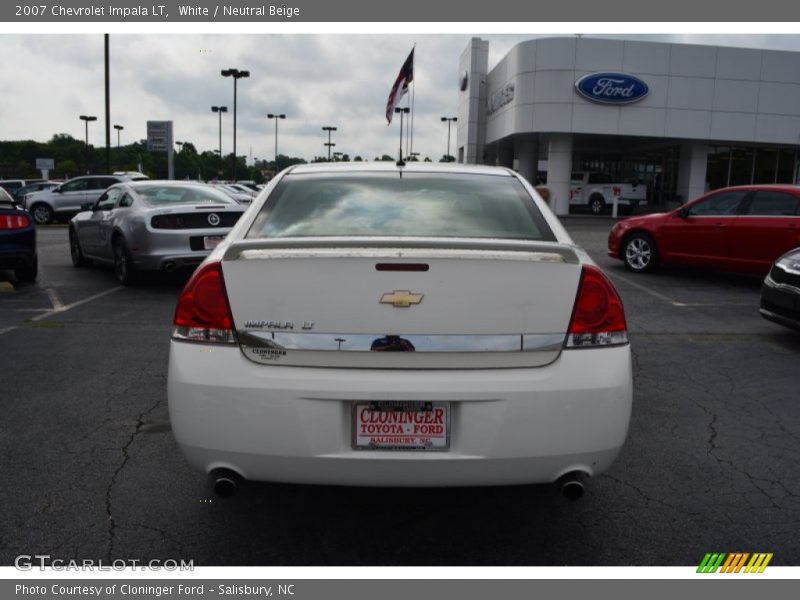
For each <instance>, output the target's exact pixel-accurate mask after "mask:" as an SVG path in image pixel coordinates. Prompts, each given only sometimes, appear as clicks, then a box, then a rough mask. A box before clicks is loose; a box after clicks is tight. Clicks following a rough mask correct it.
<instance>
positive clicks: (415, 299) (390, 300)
mask: <svg viewBox="0 0 800 600" xmlns="http://www.w3.org/2000/svg"><path fill="white" fill-rule="evenodd" d="M420 302H422V294H412V293H411V292H410V291H409V290H395V291H393V292H392V293H391V294H384V295H383V296H381V301H380V303H381V304H391V305H392V306H394V307H395V308H408V307H409V306H411V305H412V304H419V303H420Z"/></svg>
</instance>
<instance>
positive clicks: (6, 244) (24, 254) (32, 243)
mask: <svg viewBox="0 0 800 600" xmlns="http://www.w3.org/2000/svg"><path fill="white" fill-rule="evenodd" d="M35 258H36V230H35V229H34V228H33V227H31V228H30V229H24V230H16V231H6V232H2V233H0V269H18V268H20V267H30V266H31V265H32V264H33V261H34V260H35Z"/></svg>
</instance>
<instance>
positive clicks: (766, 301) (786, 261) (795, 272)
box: [761, 248, 800, 330]
mask: <svg viewBox="0 0 800 600" xmlns="http://www.w3.org/2000/svg"><path fill="white" fill-rule="evenodd" d="M761 316H762V317H764V318H765V319H769V320H770V321H774V322H775V323H778V324H780V325H784V326H786V327H791V328H792V329H798V330H800V248H795V249H794V250H791V251H789V252H787V253H786V254H784V255H783V256H781V257H780V258H779V259H778V260H776V261H775V262H774V263H773V265H772V268H771V269H770V270H769V274H768V275H767V276H766V278H765V279H764V284H763V285H762V286H761Z"/></svg>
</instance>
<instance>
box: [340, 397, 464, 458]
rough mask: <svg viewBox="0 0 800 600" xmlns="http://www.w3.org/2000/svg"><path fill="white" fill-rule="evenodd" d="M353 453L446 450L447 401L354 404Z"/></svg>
mask: <svg viewBox="0 0 800 600" xmlns="http://www.w3.org/2000/svg"><path fill="white" fill-rule="evenodd" d="M352 447H353V449H354V450H448V449H449V448H450V403H449V402H406V401H404V402H356V403H354V405H353V444H352Z"/></svg>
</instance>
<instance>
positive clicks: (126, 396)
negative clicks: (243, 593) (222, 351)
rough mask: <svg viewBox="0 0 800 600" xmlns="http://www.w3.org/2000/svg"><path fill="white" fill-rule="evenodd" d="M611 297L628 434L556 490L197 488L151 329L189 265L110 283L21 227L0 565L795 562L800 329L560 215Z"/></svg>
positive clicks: (60, 243) (752, 286)
mask: <svg viewBox="0 0 800 600" xmlns="http://www.w3.org/2000/svg"><path fill="white" fill-rule="evenodd" d="M565 224H566V226H567V228H568V229H569V230H570V231H571V233H572V234H573V236H574V238H575V239H576V241H578V243H580V244H582V245H583V246H584V247H585V248H586V249H587V250H588V251H589V252H590V254H592V256H593V257H594V258H595V260H596V261H597V262H598V263H600V264H601V265H602V266H603V267H605V268H606V269H607V272H608V273H609V274H610V276H611V278H612V279H613V280H614V282H615V283H616V284H617V287H618V289H619V291H620V293H621V295H622V297H623V300H624V302H625V307H626V312H627V317H628V325H629V329H630V339H631V344H632V349H633V352H634V368H635V373H634V377H635V403H634V411H633V417H632V422H631V429H630V433H629V437H628V441H627V443H626V445H625V447H624V449H623V451H622V454H621V455H620V457H619V459H618V460H617V462H616V463H615V464H614V466H613V468H612V469H611V471H610V472H608V473H606V474H604V475H601V476H599V477H597V478H594V479H593V480H592V481H590V482H589V485H588V487H587V493H586V495H585V496H584V498H583V499H581V500H580V501H578V502H575V503H572V502H569V501H567V500H565V499H563V498H562V497H561V496H560V495H559V494H558V493H557V492H556V491H555V489H554V488H553V487H551V486H524V487H513V488H467V489H433V490H430V489H402V490H392V489H361V488H333V487H308V486H290V485H273V484H258V485H256V484H250V485H248V486H246V487H245V488H244V489H243V490H242V492H241V493H240V494H238V495H237V496H236V497H234V498H232V499H229V500H224V501H221V500H217V499H215V498H213V497H212V496H211V495H210V491H209V487H208V485H207V482H206V480H205V478H204V477H203V476H202V474H200V473H198V472H195V471H193V470H191V469H190V468H189V467H188V466H187V465H186V463H185V462H184V459H183V457H182V456H181V455H180V453H179V451H178V449H177V447H176V445H175V443H174V441H173V438H172V436H171V433H170V426H169V420H168V415H167V404H166V366H167V352H168V339H169V333H170V329H171V319H172V312H173V310H174V303H175V299H176V297H177V294H178V293H179V291H180V289H181V287H182V285H183V283H184V282H185V280H186V276H185V275H184V276H179V275H172V276H166V275H159V276H158V277H155V278H153V280H152V281H150V282H148V283H146V284H144V285H141V286H138V287H135V288H122V287H119V286H118V285H117V284H116V282H115V280H114V277H113V274H112V272H111V270H110V269H104V268H92V269H80V270H79V269H75V268H73V267H72V265H71V263H70V258H69V249H68V244H67V230H66V228H65V227H47V228H40V230H39V240H38V241H39V259H40V264H41V267H42V270H41V276H40V279H39V281H38V282H37V283H36V284H33V285H19V286H16V289H13V291H12V286H11V285H9V283H8V281H9V280H10V274H9V273H0V404H1V405H2V409H3V418H2V422H1V424H0V431H2V435H0V478H2V480H3V481H4V484H3V485H2V486H0V502H2V506H3V515H4V518H3V519H1V520H0V564H3V565H10V564H13V562H14V558H15V557H16V556H17V555H20V554H31V555H32V554H49V555H51V556H52V557H54V558H61V559H64V560H68V559H84V558H92V559H95V560H97V559H102V560H112V559H140V560H149V559H159V558H161V559H165V558H173V559H185V560H194V562H195V564H196V565H692V564H698V563H699V562H700V560H701V559H702V557H703V555H704V554H705V553H706V552H711V551H721V552H735V551H743V552H772V553H774V558H773V561H772V564H775V565H798V564H800V536H798V535H797V531H798V524H799V523H800V444H798V439H800V394H798V383H800V369H799V368H798V358H799V357H800V334H797V333H794V332H792V331H790V330H787V329H783V328H781V327H779V326H777V325H774V324H772V323H769V322H767V321H764V320H763V319H761V317H760V316H759V314H758V303H759V288H760V281H759V280H758V279H753V278H750V277H741V276H735V275H729V274H719V273H709V272H699V271H688V270H675V269H673V270H668V271H665V272H661V273H656V274H653V275H633V274H630V273H628V272H626V271H625V270H624V268H623V267H622V264H621V263H619V262H617V261H613V260H611V259H610V258H608V257H607V256H606V255H605V242H606V235H607V231H608V229H609V227H610V225H611V221H610V220H609V219H592V218H589V217H587V218H570V219H567V220H565Z"/></svg>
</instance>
